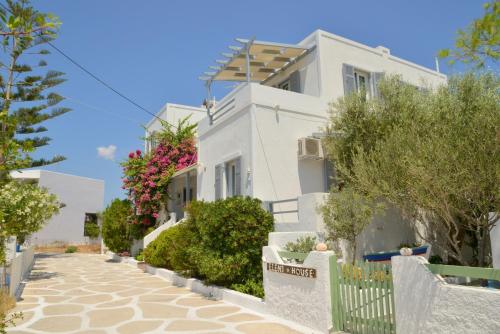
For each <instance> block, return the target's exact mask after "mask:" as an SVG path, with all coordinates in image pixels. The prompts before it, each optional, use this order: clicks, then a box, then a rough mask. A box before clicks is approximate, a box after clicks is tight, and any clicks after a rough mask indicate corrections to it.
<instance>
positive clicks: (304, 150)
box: [297, 137, 324, 160]
mask: <svg viewBox="0 0 500 334" xmlns="http://www.w3.org/2000/svg"><path fill="white" fill-rule="evenodd" d="M298 144H299V150H298V151H297V155H298V158H299V160H303V159H311V160H322V159H323V158H324V154H323V147H322V145H321V139H318V138H311V137H307V138H299V141H298Z"/></svg>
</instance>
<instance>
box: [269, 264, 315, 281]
mask: <svg viewBox="0 0 500 334" xmlns="http://www.w3.org/2000/svg"><path fill="white" fill-rule="evenodd" d="M266 264H267V270H268V271H272V272H275V273H280V274H288V275H294V276H299V277H307V278H316V269H313V268H304V267H297V266H289V265H286V264H279V263H269V262H267V263H266Z"/></svg>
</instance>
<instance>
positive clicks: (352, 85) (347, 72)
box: [342, 64, 356, 95]
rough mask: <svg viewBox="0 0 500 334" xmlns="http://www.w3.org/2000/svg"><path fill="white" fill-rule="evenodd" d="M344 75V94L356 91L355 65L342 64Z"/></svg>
mask: <svg viewBox="0 0 500 334" xmlns="http://www.w3.org/2000/svg"><path fill="white" fill-rule="evenodd" d="M342 76H343V78H344V95H349V94H351V93H352V92H355V91H356V82H355V80H354V67H352V66H351V65H347V64H342Z"/></svg>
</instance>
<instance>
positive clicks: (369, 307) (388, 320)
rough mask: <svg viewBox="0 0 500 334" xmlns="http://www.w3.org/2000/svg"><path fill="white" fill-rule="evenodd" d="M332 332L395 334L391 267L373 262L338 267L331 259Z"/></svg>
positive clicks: (335, 259) (332, 258) (335, 260)
mask: <svg viewBox="0 0 500 334" xmlns="http://www.w3.org/2000/svg"><path fill="white" fill-rule="evenodd" d="M330 287H331V295H332V320H333V328H334V330H337V331H339V330H341V331H345V332H349V333H353V334H357V333H362V334H364V333H374V334H379V333H384V334H385V333H388V334H390V333H396V322H395V314H394V290H393V284H392V271H391V266H390V265H386V264H381V263H375V262H365V263H356V264H355V265H352V264H347V263H343V264H340V263H337V258H336V257H335V256H332V257H331V258H330Z"/></svg>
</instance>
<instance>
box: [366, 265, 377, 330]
mask: <svg viewBox="0 0 500 334" xmlns="http://www.w3.org/2000/svg"><path fill="white" fill-rule="evenodd" d="M368 266H369V268H370V271H371V272H372V273H374V272H375V270H376V269H375V266H374V264H373V263H372V262H368ZM370 283H371V290H372V291H371V293H372V301H373V319H372V320H373V323H372V329H373V332H375V333H378V331H379V325H378V322H377V319H378V312H379V310H378V304H377V281H376V279H375V275H372V281H371V282H370Z"/></svg>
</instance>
